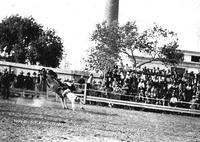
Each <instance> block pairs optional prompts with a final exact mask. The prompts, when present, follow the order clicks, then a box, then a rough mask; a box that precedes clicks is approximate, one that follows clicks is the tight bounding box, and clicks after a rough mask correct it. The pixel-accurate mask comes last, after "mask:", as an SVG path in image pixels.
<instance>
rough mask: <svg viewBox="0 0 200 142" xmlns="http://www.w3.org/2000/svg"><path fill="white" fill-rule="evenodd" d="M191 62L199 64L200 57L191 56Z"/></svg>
mask: <svg viewBox="0 0 200 142" xmlns="http://www.w3.org/2000/svg"><path fill="white" fill-rule="evenodd" d="M191 61H192V62H200V56H191Z"/></svg>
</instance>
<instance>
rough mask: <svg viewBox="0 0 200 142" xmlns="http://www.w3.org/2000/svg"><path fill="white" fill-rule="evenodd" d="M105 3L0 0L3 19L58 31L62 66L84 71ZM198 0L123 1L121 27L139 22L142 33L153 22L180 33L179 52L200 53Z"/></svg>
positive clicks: (72, 0) (199, 2) (97, 0)
mask: <svg viewBox="0 0 200 142" xmlns="http://www.w3.org/2000/svg"><path fill="white" fill-rule="evenodd" d="M105 4H106V0H0V20H2V19H3V18H5V17H6V16H7V17H8V16H10V15H14V14H19V15H20V16H23V17H28V16H32V17H33V18H34V19H35V20H36V22H37V23H38V24H41V25H43V26H44V28H52V29H55V30H56V32H57V35H58V36H60V37H61V38H62V40H63V44H64V51H65V53H66V54H67V55H66V58H64V59H63V61H62V65H61V66H62V67H67V68H68V69H75V70H82V69H83V68H84V61H83V58H86V57H87V56H86V55H87V49H89V47H91V46H92V42H91V41H90V36H91V34H92V32H93V31H94V29H95V25H96V24H97V23H101V22H103V21H104V20H105ZM199 14H200V1H199V0H120V3H119V20H118V22H119V23H120V24H124V23H126V22H127V21H136V24H137V25H138V27H139V30H140V31H143V30H145V29H147V28H149V27H150V26H152V25H153V24H154V23H156V24H158V25H161V26H162V27H163V28H167V29H169V30H172V31H174V32H176V33H177V34H178V38H179V45H180V49H182V50H191V51H198V52H200V16H199Z"/></svg>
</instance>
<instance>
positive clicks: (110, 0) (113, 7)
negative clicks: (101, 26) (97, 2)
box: [105, 0, 119, 25]
mask: <svg viewBox="0 0 200 142" xmlns="http://www.w3.org/2000/svg"><path fill="white" fill-rule="evenodd" d="M105 14H106V15H105V17H106V21H107V23H108V24H109V25H110V24H114V23H118V14H119V0H107V2H106V9H105Z"/></svg>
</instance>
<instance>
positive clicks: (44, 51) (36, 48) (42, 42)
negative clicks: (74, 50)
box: [28, 29, 63, 67]
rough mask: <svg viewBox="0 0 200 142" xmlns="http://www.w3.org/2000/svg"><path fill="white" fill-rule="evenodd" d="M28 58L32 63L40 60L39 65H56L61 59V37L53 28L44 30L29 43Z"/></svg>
mask: <svg viewBox="0 0 200 142" xmlns="http://www.w3.org/2000/svg"><path fill="white" fill-rule="evenodd" d="M31 47H32V48H30V49H29V52H28V59H29V61H30V62H31V63H32V64H36V62H37V61H40V64H41V65H44V66H47V67H58V66H59V64H60V61H61V59H62V54H63V45H62V41H61V38H60V37H58V36H57V35H56V34H55V31H54V30H50V29H48V30H46V31H44V32H43V33H42V35H41V36H40V37H39V38H38V39H37V40H36V41H34V42H33V43H32V44H31Z"/></svg>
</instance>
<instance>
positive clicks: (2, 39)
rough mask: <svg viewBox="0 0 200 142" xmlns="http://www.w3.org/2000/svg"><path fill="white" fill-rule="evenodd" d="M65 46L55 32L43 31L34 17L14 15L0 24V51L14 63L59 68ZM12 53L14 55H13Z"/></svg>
mask: <svg viewBox="0 0 200 142" xmlns="http://www.w3.org/2000/svg"><path fill="white" fill-rule="evenodd" d="M62 48H63V45H62V42H61V39H60V37H58V36H57V35H55V31H54V30H50V29H47V30H43V26H42V25H40V24H38V23H37V22H36V21H35V19H34V18H32V17H25V18H23V17H21V16H19V15H14V16H10V17H6V18H4V19H3V20H2V22H1V23H0V50H1V52H5V53H6V54H7V55H8V56H9V59H10V60H11V61H12V62H18V63H26V62H29V63H31V64H36V63H37V62H38V63H39V64H41V65H44V66H50V67H57V66H58V65H59V62H60V60H61V59H62V52H63V49H62ZM11 53H12V54H11Z"/></svg>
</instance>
